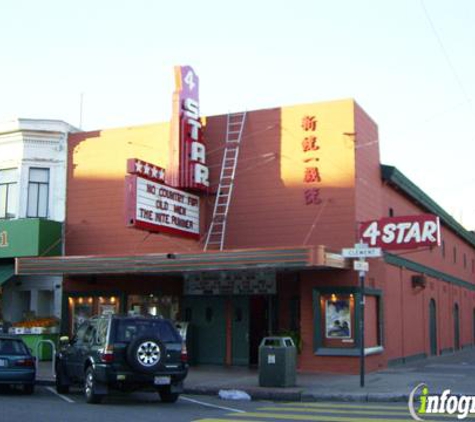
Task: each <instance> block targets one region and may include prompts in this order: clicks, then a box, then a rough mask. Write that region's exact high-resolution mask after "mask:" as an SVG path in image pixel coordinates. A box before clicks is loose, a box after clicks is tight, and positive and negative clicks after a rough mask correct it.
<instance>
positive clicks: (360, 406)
mask: <svg viewBox="0 0 475 422" xmlns="http://www.w3.org/2000/svg"><path fill="white" fill-rule="evenodd" d="M287 406H298V407H313V408H315V409H320V408H322V407H328V408H341V407H344V408H345V409H371V410H400V409H407V402H398V404H395V405H387V406H384V405H378V404H371V403H369V402H367V403H366V404H351V403H348V402H340V403H338V404H336V403H324V402H319V403H308V402H307V403H306V402H303V403H295V402H290V403H287Z"/></svg>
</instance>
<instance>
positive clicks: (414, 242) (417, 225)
mask: <svg viewBox="0 0 475 422" xmlns="http://www.w3.org/2000/svg"><path fill="white" fill-rule="evenodd" d="M360 239H361V240H362V242H363V243H367V244H368V245H369V247H381V248H382V249H386V250H389V249H414V248H418V247H421V246H439V245H440V223H439V217H437V216H436V215H432V214H422V215H412V216H404V217H387V218H381V219H380V220H375V221H366V222H364V223H361V226H360Z"/></svg>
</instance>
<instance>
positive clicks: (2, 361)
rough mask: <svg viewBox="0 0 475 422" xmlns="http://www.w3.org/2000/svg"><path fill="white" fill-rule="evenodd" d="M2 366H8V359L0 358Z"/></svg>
mask: <svg viewBox="0 0 475 422" xmlns="http://www.w3.org/2000/svg"><path fill="white" fill-rule="evenodd" d="M0 366H8V361H7V360H5V359H0Z"/></svg>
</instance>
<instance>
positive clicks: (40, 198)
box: [27, 167, 49, 217]
mask: <svg viewBox="0 0 475 422" xmlns="http://www.w3.org/2000/svg"><path fill="white" fill-rule="evenodd" d="M48 200H49V169H44V168H33V167H32V168H30V177H29V180H28V208H27V217H47V216H48Z"/></svg>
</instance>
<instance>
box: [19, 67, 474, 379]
mask: <svg viewBox="0 0 475 422" xmlns="http://www.w3.org/2000/svg"><path fill="white" fill-rule="evenodd" d="M185 70H187V69H184V68H182V69H181V72H182V73H181V77H182V80H180V73H178V82H177V91H176V92H175V101H174V117H173V119H172V121H171V122H166V123H160V124H150V125H143V126H136V127H126V128H118V129H107V130H98V131H94V132H85V133H84V132H82V133H74V134H71V135H70V137H69V149H68V151H69V165H68V182H67V183H68V201H67V221H66V225H67V229H66V238H65V246H66V256H64V257H60V258H30V259H18V260H17V272H18V273H19V274H50V275H64V277H65V281H64V295H65V298H64V299H65V300H64V301H63V302H64V309H63V322H64V327H63V328H64V331H73V330H74V329H75V327H76V326H77V324H78V323H80V322H81V321H82V320H83V319H84V318H85V317H87V316H90V315H93V314H96V313H101V312H135V313H143V312H148V313H152V314H161V315H164V316H165V317H169V318H173V319H175V320H182V321H188V322H189V324H190V325H189V329H190V333H191V334H190V339H192V340H190V341H191V343H190V356H191V359H192V361H193V362H195V363H206V364H228V365H229V364H230V365H247V364H255V363H257V350H258V345H259V342H260V340H261V339H262V337H263V336H265V335H268V334H270V333H273V334H277V333H287V334H289V333H290V334H292V335H293V336H294V337H295V338H299V339H300V348H301V350H300V353H299V355H298V365H299V369H300V370H302V371H320V370H323V371H333V372H345V373H357V372H358V370H359V358H358V356H359V326H358V324H357V321H358V320H359V316H360V315H359V307H358V306H357V305H358V303H359V302H360V298H361V291H360V289H359V272H357V271H355V270H354V269H353V265H352V260H351V259H348V258H344V257H343V255H342V249H343V248H352V247H354V245H355V243H357V242H358V241H359V239H360V235H361V234H362V232H361V227H362V225H361V223H364V222H370V221H382V222H384V221H385V220H384V219H385V218H388V219H389V220H388V221H390V222H391V223H390V224H393V226H390V225H389V226H387V227H389V229H388V228H387V227H386V228H384V233H385V235H386V240H387V239H388V238H390V237H391V236H390V234H391V233H393V236H392V237H393V238H394V239H395V242H396V243H398V242H399V244H398V245H396V246H397V247H396V248H395V249H394V248H392V246H394V245H392V246H391V248H390V247H388V248H383V249H384V251H383V252H384V253H383V255H382V256H381V257H375V258H369V259H367V262H368V263H369V271H367V272H366V273H365V281H366V290H365V326H364V328H365V330H364V331H365V348H366V349H365V350H366V355H367V358H366V366H367V369H368V370H375V369H378V368H382V367H385V366H387V365H389V364H392V363H395V362H403V361H406V360H409V359H412V358H417V357H423V356H429V355H438V354H442V353H446V352H449V351H453V350H455V349H459V348H461V347H466V346H472V345H473V343H474V337H475V284H474V278H475V277H474V274H475V273H474V271H475V237H474V235H473V234H472V233H470V232H468V231H466V230H465V229H464V228H463V227H462V226H461V225H460V224H458V223H457V222H456V221H455V220H454V219H453V218H452V217H450V215H448V214H447V213H446V212H445V211H444V210H443V209H442V208H441V207H440V206H439V205H437V204H436V203H435V202H434V201H433V200H432V199H431V198H430V197H429V196H428V195H427V194H425V193H424V192H422V191H421V189H419V188H418V187H417V186H416V185H415V184H413V183H412V182H411V181H410V180H409V179H408V178H406V177H405V176H404V175H403V174H402V173H401V172H399V171H398V170H397V168H395V167H390V166H385V165H381V163H380V159H379V138H378V128H377V126H376V124H375V123H374V122H373V120H372V119H371V118H370V117H369V116H368V115H367V114H366V113H365V111H364V110H363V109H362V108H361V107H360V106H359V105H358V104H357V103H356V102H355V101H354V100H352V99H348V100H339V101H331V102H323V103H315V104H302V105H295V106H289V107H277V108H273V109H266V110H256V111H249V112H247V113H237V114H235V115H231V116H229V115H219V116H208V117H202V118H201V119H200V120H198V118H197V117H198V114H197V97H195V98H192V100H191V101H188V100H187V98H191V97H190V95H191V94H190V93H189V92H188V93H187V92H186V88H187V87H185V86H184V83H183V78H185V76H186V75H185V74H184V71H185ZM180 81H181V82H180ZM185 82H186V81H185ZM196 83H197V81H196ZM188 88H189V87H188ZM187 95H188V97H187ZM233 119H234V120H233ZM233 122H234V124H233ZM233 136H234V137H233ZM193 142H195V143H196V144H194V143H193ZM233 146H234V147H233ZM236 146H239V154H236V152H235V151H233V148H235V147H236ZM190 157H191V158H194V159H192V160H190ZM223 158H224V160H223ZM223 161H224V166H223ZM228 170H230V173H226V172H227V171H228ZM230 185H231V187H229V186H230ZM217 201H218V202H217ZM216 204H218V205H216ZM220 210H221V212H220ZM427 215H429V217H430V219H432V220H431V221H432V223H430V224H436V223H440V227H439V226H437V233H435V232H434V231H432V232H430V233H422V232H419V231H418V230H419V229H420V230H422V227H423V226H424V224H423V223H421V224H415V223H402V225H400V226H398V225H397V224H399V223H398V221H399V220H398V218H402V219H403V220H404V218H405V217H406V216H411V218H413V219H414V218H415V219H416V220H417V218H422V219H424V218H425V216H427ZM434 216H435V217H434ZM436 217H438V219H437V218H436ZM382 219H383V220H382ZM391 219H395V220H391ZM394 221H395V222H394ZM401 221H402V220H401ZM411 221H415V220H411ZM421 221H422V220H421ZM218 222H219V223H221V225H219V224H217V223H218ZM223 223H225V224H223ZM381 224H383V223H381ZM405 224H406V225H405ZM224 225H225V227H224V229H223V226H224ZM366 227H367V229H366V231H365V234H366V237H367V238H365V239H364V240H365V241H369V242H371V241H372V240H374V239H373V237H377V230H376V231H375V227H374V226H371V227H370V228H368V227H369V226H366ZM391 227H392V229H391ZM424 227H425V226H424ZM428 227H429V226H428ZM430 227H433V226H430ZM381 230H383V229H381ZM390 230H393V232H391V231H390ZM398 230H399V231H398ZM401 230H402V231H403V230H407V231H406V232H404V233H403V232H402V231H401ZM439 231H440V232H439ZM363 234H364V233H363ZM409 238H411V239H412V240H414V239H416V240H421V239H422V240H424V239H425V240H432V242H429V243H427V244H426V245H425V246H424V244H423V243H421V244H420V245H419V246H418V247H417V248H413V247H412V246H411V247H409V243H410V242H409V240H411V239H409ZM394 239H393V240H394ZM408 239H409V240H408ZM434 239H435V241H434ZM221 242H222V244H221ZM404 242H406V243H407V242H409V243H407V244H405V243H404ZM438 244H440V246H438ZM388 245H389V243H388Z"/></svg>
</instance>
